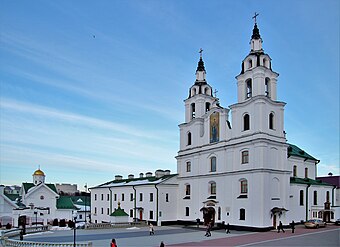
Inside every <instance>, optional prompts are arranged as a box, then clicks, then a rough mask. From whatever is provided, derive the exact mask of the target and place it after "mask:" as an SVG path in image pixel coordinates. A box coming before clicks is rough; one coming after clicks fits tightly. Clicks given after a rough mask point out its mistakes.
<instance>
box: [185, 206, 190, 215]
mask: <svg viewBox="0 0 340 247" xmlns="http://www.w3.org/2000/svg"><path fill="white" fill-rule="evenodd" d="M189 210H190V209H189V207H185V216H189V215H190V212H189Z"/></svg>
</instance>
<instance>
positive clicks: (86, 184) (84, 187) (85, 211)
mask: <svg viewBox="0 0 340 247" xmlns="http://www.w3.org/2000/svg"><path fill="white" fill-rule="evenodd" d="M84 188H85V207H84V208H85V226H86V208H87V206H86V202H87V184H85V186H84Z"/></svg>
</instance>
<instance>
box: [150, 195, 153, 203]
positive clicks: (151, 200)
mask: <svg viewBox="0 0 340 247" xmlns="http://www.w3.org/2000/svg"><path fill="white" fill-rule="evenodd" d="M150 202H153V193H150Z"/></svg>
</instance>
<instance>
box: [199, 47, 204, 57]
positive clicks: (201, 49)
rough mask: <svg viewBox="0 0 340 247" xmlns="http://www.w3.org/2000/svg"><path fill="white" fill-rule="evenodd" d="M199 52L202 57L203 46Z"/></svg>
mask: <svg viewBox="0 0 340 247" xmlns="http://www.w3.org/2000/svg"><path fill="white" fill-rule="evenodd" d="M198 53H199V54H200V58H202V53H203V49H202V48H201V49H200V51H199V52H198Z"/></svg>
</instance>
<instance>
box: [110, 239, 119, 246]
mask: <svg viewBox="0 0 340 247" xmlns="http://www.w3.org/2000/svg"><path fill="white" fill-rule="evenodd" d="M111 247H118V245H117V244H116V239H114V238H113V239H112V240H111Z"/></svg>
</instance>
